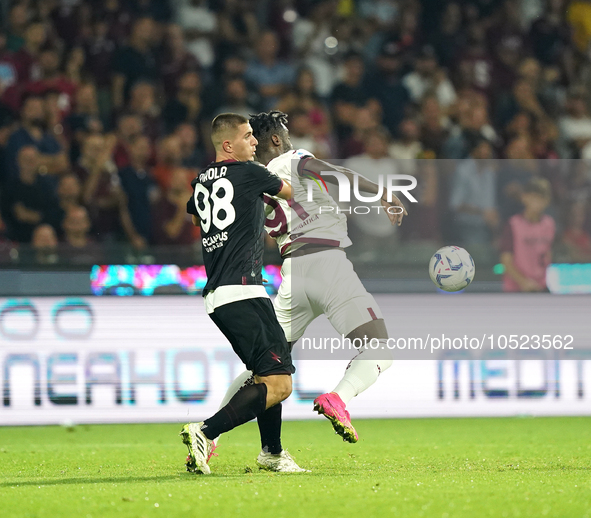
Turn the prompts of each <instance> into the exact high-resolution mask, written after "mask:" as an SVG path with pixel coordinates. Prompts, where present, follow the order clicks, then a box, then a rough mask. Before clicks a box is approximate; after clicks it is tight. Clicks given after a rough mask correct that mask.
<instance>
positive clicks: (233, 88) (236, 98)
mask: <svg viewBox="0 0 591 518" xmlns="http://www.w3.org/2000/svg"><path fill="white" fill-rule="evenodd" d="M224 94H225V96H224V104H222V105H221V106H220V107H219V108H218V109H217V110H216V111H215V112H214V116H217V115H219V114H220V113H238V114H240V115H243V116H244V117H246V118H248V117H250V115H252V114H254V113H257V112H258V110H257V109H256V108H254V107H253V106H251V105H250V104H249V103H248V102H249V94H248V89H247V87H246V82H245V81H244V79H242V78H241V77H231V78H228V80H227V81H226V84H225V87H224Z"/></svg>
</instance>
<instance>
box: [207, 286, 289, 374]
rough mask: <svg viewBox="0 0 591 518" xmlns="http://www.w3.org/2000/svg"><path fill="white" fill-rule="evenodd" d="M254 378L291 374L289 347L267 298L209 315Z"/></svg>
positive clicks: (237, 303)
mask: <svg viewBox="0 0 591 518" xmlns="http://www.w3.org/2000/svg"><path fill="white" fill-rule="evenodd" d="M210 316H211V318H212V320H213V321H214V322H215V323H216V325H217V326H218V327H219V329H220V330H221V331H222V333H224V335H225V336H226V338H228V340H229V342H230V343H231V344H232V348H233V349H234V351H235V352H236V354H237V355H238V356H239V357H240V359H241V360H242V361H243V363H244V364H245V365H246V368H247V369H249V370H251V371H252V372H253V373H254V374H255V375H258V376H265V375H270V374H292V373H293V372H294V371H295V369H294V367H293V364H292V361H291V352H290V347H289V345H288V343H287V340H286V338H285V334H284V332H283V329H282V328H281V326H280V325H279V322H278V321H277V316H276V315H275V310H274V309H273V305H272V304H271V301H270V300H269V299H268V298H264V297H259V298H253V299H245V300H240V301H237V302H232V303H230V304H225V305H223V306H220V307H218V308H216V309H215V311H214V312H213V313H212V314H211V315H210Z"/></svg>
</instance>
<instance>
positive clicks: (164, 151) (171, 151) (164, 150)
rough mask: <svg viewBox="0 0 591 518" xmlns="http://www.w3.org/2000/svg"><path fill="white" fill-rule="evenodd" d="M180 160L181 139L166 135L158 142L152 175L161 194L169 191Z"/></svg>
mask: <svg viewBox="0 0 591 518" xmlns="http://www.w3.org/2000/svg"><path fill="white" fill-rule="evenodd" d="M182 159H183V157H182V155H181V139H180V138H179V137H178V136H176V135H168V136H167V137H164V138H163V139H162V140H160V142H158V146H157V150H156V165H155V166H154V170H153V172H152V174H153V176H154V180H156V183H157V184H158V187H160V189H161V190H162V192H166V191H167V190H168V189H169V187H170V182H171V180H172V176H173V173H174V171H175V170H177V169H178V168H180V166H181V163H182Z"/></svg>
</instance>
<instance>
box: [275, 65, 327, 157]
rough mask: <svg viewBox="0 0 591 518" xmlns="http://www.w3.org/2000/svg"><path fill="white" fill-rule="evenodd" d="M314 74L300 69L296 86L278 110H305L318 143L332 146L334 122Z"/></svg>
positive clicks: (285, 97)
mask: <svg viewBox="0 0 591 518" xmlns="http://www.w3.org/2000/svg"><path fill="white" fill-rule="evenodd" d="M315 81H316V80H315V77H314V73H313V72H312V71H311V70H310V69H308V68H300V70H299V71H298V73H297V77H296V81H295V85H294V87H293V88H292V89H290V90H289V91H288V92H286V93H285V95H284V96H283V97H282V98H281V99H280V101H279V104H278V105H277V109H278V110H280V111H282V112H284V113H292V112H293V111H294V110H305V111H306V113H307V114H308V118H309V119H310V123H311V124H312V131H313V133H314V136H315V138H316V139H317V141H322V142H324V143H325V145H326V146H330V145H331V129H332V121H331V118H330V114H329V112H328V110H327V109H326V106H325V105H324V103H323V102H322V100H321V99H320V97H319V96H318V94H317V93H316V85H315Z"/></svg>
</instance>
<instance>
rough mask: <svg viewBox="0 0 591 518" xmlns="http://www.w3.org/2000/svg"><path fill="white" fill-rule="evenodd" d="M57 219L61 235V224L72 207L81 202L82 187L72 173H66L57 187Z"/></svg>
mask: <svg viewBox="0 0 591 518" xmlns="http://www.w3.org/2000/svg"><path fill="white" fill-rule="evenodd" d="M56 193H57V202H58V216H57V217H58V218H59V222H60V228H58V229H57V230H58V234H60V233H61V222H62V221H63V219H64V217H65V215H66V214H67V212H68V211H69V210H70V209H71V208H72V207H78V206H79V205H80V203H81V201H82V185H81V183H80V180H79V178H78V176H77V175H76V174H74V173H66V174H64V175H62V176H61V177H60V180H59V183H58V185H57V191H56Z"/></svg>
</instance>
